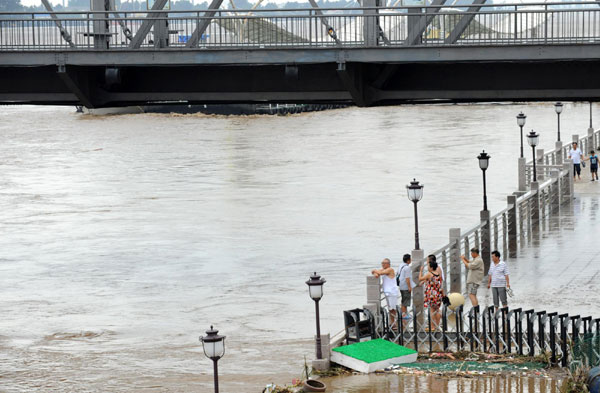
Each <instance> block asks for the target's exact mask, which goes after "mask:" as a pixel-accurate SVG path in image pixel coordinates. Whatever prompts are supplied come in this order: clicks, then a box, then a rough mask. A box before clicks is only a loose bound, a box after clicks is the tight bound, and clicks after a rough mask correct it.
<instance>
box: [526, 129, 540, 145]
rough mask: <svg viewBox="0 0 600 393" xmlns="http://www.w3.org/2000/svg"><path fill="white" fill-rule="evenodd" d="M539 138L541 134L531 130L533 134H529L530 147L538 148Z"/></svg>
mask: <svg viewBox="0 0 600 393" xmlns="http://www.w3.org/2000/svg"><path fill="white" fill-rule="evenodd" d="M539 137H540V135H539V134H537V133H536V132H535V131H533V130H531V132H530V133H529V134H527V143H529V146H531V147H536V146H537V144H538V139H539Z"/></svg>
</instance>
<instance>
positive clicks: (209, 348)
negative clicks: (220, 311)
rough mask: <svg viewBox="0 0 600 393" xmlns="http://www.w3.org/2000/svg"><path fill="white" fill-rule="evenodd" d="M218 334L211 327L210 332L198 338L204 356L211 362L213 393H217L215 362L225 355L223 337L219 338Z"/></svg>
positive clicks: (217, 383)
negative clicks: (213, 381) (213, 383)
mask: <svg viewBox="0 0 600 393" xmlns="http://www.w3.org/2000/svg"><path fill="white" fill-rule="evenodd" d="M218 333H219V331H218V330H215V329H213V327H212V325H211V326H210V330H207V331H206V336H204V337H202V336H200V341H202V347H203V348H204V355H206V357H207V358H209V359H211V360H212V361H213V367H214V374H215V375H214V378H215V393H219V370H218V368H217V362H218V361H219V359H221V358H222V357H223V355H225V336H219V334H218Z"/></svg>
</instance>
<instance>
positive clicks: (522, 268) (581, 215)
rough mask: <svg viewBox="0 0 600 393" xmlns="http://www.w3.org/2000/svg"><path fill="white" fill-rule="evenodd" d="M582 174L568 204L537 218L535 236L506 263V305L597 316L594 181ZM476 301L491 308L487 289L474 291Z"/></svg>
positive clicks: (599, 273)
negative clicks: (510, 290) (508, 285)
mask: <svg viewBox="0 0 600 393" xmlns="http://www.w3.org/2000/svg"><path fill="white" fill-rule="evenodd" d="M584 172H585V173H583V174H584V175H585V176H584V177H582V180H580V181H576V182H575V194H576V195H575V199H574V200H573V202H572V203H571V204H570V205H569V204H567V205H563V206H562V207H561V210H560V213H559V214H557V215H555V216H550V217H547V218H546V220H543V221H542V222H541V224H540V227H541V230H540V231H539V232H537V235H536V234H535V232H534V234H533V236H532V237H531V238H528V239H526V240H525V242H524V243H522V244H520V248H519V251H518V254H517V257H516V258H512V259H508V260H507V264H508V265H509V268H510V282H511V288H513V291H514V294H515V296H514V297H513V298H509V307H511V308H516V307H522V308H523V309H531V308H533V309H535V310H536V311H543V310H546V311H548V312H552V311H558V312H559V313H569V314H570V315H578V314H580V315H581V316H582V317H583V316H588V315H592V316H593V317H595V318H598V317H600V303H599V302H598V300H599V296H598V293H600V230H599V228H598V223H599V222H598V213H599V212H598V210H599V205H600V183H598V182H591V181H590V179H589V178H588V176H589V173H588V170H587V169H586V170H585V171H584ZM479 297H480V302H481V303H482V304H483V305H485V306H488V305H491V304H493V302H492V297H491V291H490V290H488V289H487V288H480V292H479ZM481 299H483V301H482V300H481Z"/></svg>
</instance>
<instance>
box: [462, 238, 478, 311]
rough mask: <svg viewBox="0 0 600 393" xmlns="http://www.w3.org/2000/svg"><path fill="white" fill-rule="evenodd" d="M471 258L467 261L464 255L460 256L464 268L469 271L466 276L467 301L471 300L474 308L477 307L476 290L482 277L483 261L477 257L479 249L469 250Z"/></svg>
mask: <svg viewBox="0 0 600 393" xmlns="http://www.w3.org/2000/svg"><path fill="white" fill-rule="evenodd" d="M471 257H472V258H473V259H471V260H470V261H469V260H468V259H467V258H466V257H465V256H464V255H461V256H460V258H461V259H462V261H463V263H464V265H465V267H466V268H467V269H468V270H469V273H468V274H467V293H468V294H469V299H471V304H472V305H473V307H475V306H478V305H479V301H478V300H477V290H478V289H479V285H480V284H481V282H482V281H483V276H484V272H483V259H482V258H481V256H479V249H478V248H476V247H473V248H472V249H471Z"/></svg>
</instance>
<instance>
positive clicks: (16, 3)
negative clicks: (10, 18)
mask: <svg viewBox="0 0 600 393" xmlns="http://www.w3.org/2000/svg"><path fill="white" fill-rule="evenodd" d="M24 9H25V7H23V4H21V0H0V12H15V11H23V10H24Z"/></svg>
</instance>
